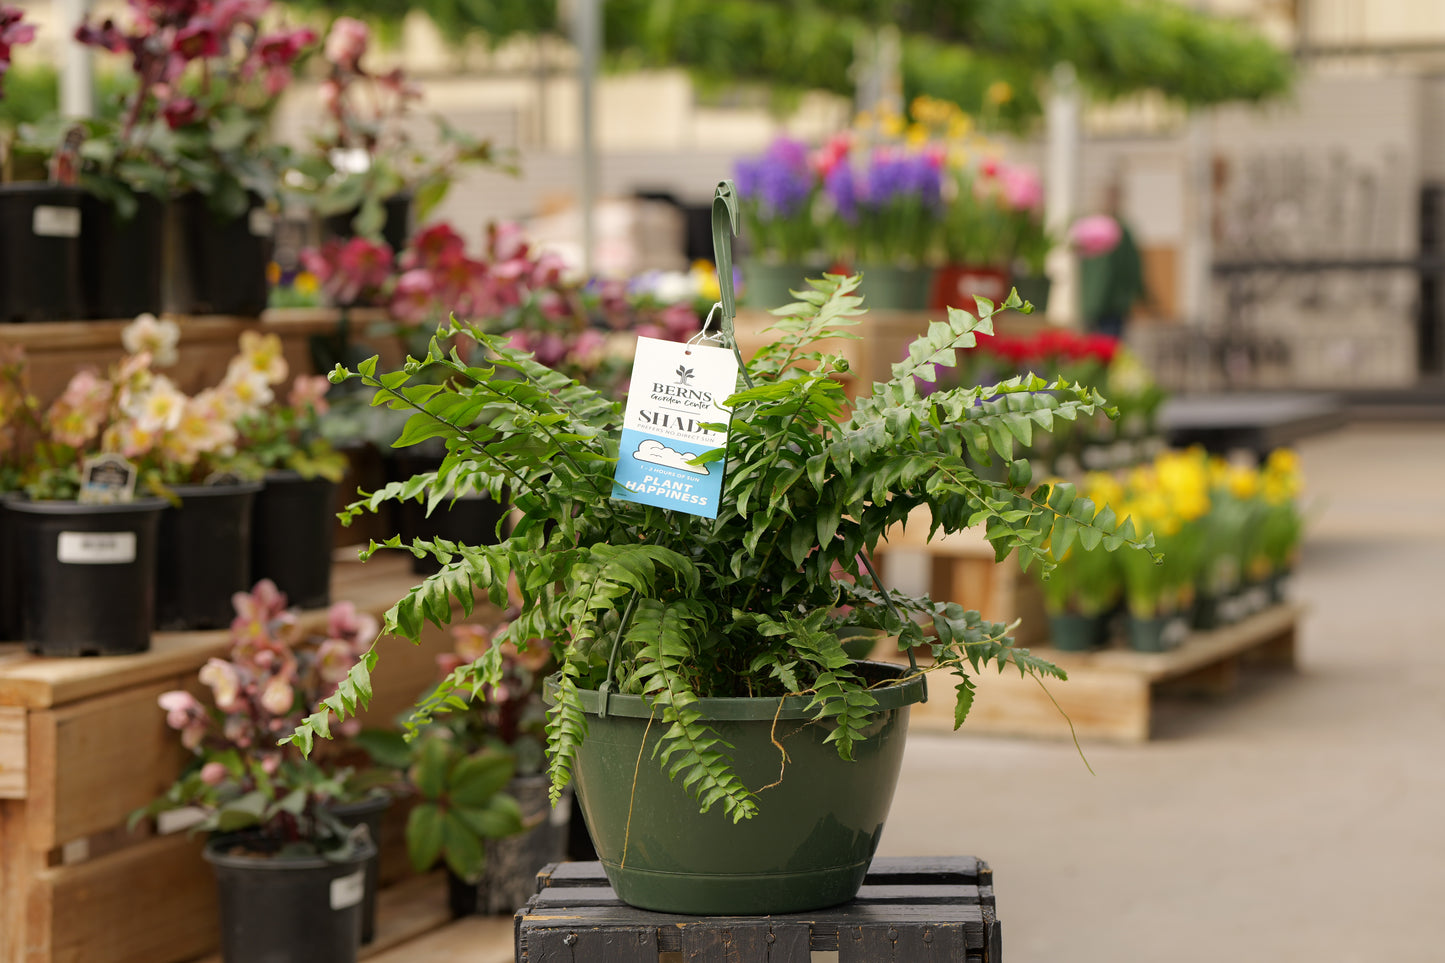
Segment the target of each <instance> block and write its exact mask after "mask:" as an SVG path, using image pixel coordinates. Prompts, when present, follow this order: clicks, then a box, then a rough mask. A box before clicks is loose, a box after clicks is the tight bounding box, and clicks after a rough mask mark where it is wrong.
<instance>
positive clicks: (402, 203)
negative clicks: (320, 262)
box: [321, 193, 411, 253]
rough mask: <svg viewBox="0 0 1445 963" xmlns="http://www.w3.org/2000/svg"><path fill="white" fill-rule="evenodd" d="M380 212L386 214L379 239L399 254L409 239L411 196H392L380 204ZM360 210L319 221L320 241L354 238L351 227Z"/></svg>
mask: <svg viewBox="0 0 1445 963" xmlns="http://www.w3.org/2000/svg"><path fill="white" fill-rule="evenodd" d="M381 206H382V210H384V211H385V212H386V220H385V221H383V222H382V225H381V239H382V240H383V241H385V242H386V244H387V246H388V247H390V248H391V249H392V250H393V251H395V252H397V253H400V252H401V249H402V248H404V247H406V242H407V241H408V240H409V239H410V238H411V195H410V194H406V193H402V194H393V195H392V196H391V197H388V198H387V199H386V200H384V201H382V202H381ZM360 210H361V209H360V208H359V207H357V208H352V209H351V210H349V211H343V212H342V213H340V214H332V215H330V216H329V217H323V218H322V219H321V239H322V240H323V241H324V240H328V239H330V238H339V239H341V240H346V239H348V238H352V237H355V236H356V230H355V229H354V228H353V227H352V221H354V220H355V219H356V215H357V214H358V213H359V212H360Z"/></svg>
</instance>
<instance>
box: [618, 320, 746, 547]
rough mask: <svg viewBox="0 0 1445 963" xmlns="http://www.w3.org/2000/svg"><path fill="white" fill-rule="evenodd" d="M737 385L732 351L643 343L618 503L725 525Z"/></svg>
mask: <svg viewBox="0 0 1445 963" xmlns="http://www.w3.org/2000/svg"><path fill="white" fill-rule="evenodd" d="M709 318H711V315H709ZM737 378H738V365H737V359H736V358H734V357H733V353H732V352H731V351H729V350H727V349H726V348H716V347H712V346H710V345H706V344H702V343H694V342H688V343H687V344H679V343H677V342H676V341H661V340H658V339H657V338H638V339H637V357H636V359H635V360H634V361H633V363H632V388H631V390H630V391H629V392H628V393H627V412H626V414H625V415H624V417H623V420H622V442H621V446H620V448H619V450H618V453H617V472H616V474H615V475H614V476H613V484H612V497H613V498H617V499H621V500H623V501H630V502H640V503H642V504H644V505H656V506H657V507H659V508H673V509H676V510H678V511H683V512H688V513H689V514H692V515H701V516H702V517H704V518H717V511H718V502H719V501H720V500H721V498H722V482H723V467H724V465H725V464H726V458H725V456H726V454H727V443H728V434H727V423H728V420H729V419H730V418H731V415H732V413H731V412H730V411H728V410H727V409H726V408H724V407H722V402H723V400H724V399H726V398H727V397H728V396H729V395H731V394H732V393H733V391H734V390H735V388H736V385H737ZM719 429H720V430H719Z"/></svg>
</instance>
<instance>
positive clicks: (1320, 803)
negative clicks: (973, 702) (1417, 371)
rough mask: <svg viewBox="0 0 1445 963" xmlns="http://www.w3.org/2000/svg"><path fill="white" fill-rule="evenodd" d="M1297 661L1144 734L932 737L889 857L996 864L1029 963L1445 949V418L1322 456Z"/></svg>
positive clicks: (1008, 917)
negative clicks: (1095, 740)
mask: <svg viewBox="0 0 1445 963" xmlns="http://www.w3.org/2000/svg"><path fill="white" fill-rule="evenodd" d="M1300 453H1301V457H1302V460H1303V466H1304V471H1305V473H1306V479H1307V486H1308V495H1307V498H1308V499H1310V500H1311V502H1312V504H1313V505H1314V506H1315V508H1316V510H1317V511H1318V516H1317V518H1316V519H1315V521H1314V523H1313V525H1312V527H1311V529H1310V531H1309V534H1308V536H1307V544H1306V548H1305V552H1304V558H1303V561H1302V565H1301V570H1300V572H1299V575H1298V577H1297V578H1296V581H1295V585H1294V587H1293V590H1294V595H1295V597H1296V598H1298V599H1300V600H1302V601H1303V602H1304V603H1305V604H1306V605H1307V606H1308V613H1307V615H1306V616H1305V619H1304V622H1303V626H1302V630H1301V635H1300V642H1299V658H1300V666H1301V667H1300V670H1299V671H1298V672H1297V673H1294V674H1262V675H1261V674H1257V673H1250V674H1249V675H1248V676H1247V678H1246V682H1245V684H1244V685H1243V686H1242V687H1241V688H1240V690H1239V691H1237V692H1236V693H1235V694H1233V695H1232V696H1229V697H1225V698H1221V699H1212V700H1179V701H1174V702H1168V703H1166V704H1165V706H1164V711H1163V712H1162V714H1161V716H1160V719H1159V727H1158V728H1159V734H1158V736H1157V738H1156V739H1155V740H1154V741H1153V742H1151V743H1149V744H1147V745H1143V746H1131V747H1124V746H1110V745H1107V744H1090V743H1085V745H1084V749H1085V752H1086V753H1087V755H1088V758H1089V761H1090V763H1091V764H1092V766H1093V768H1094V771H1095V773H1096V775H1090V774H1089V772H1088V770H1087V769H1086V768H1085V767H1084V765H1083V763H1082V762H1080V760H1079V758H1078V756H1077V755H1076V754H1075V752H1074V750H1073V748H1072V746H1070V745H1067V744H1065V743H1046V742H1031V741H1022V740H1003V739H987V738H981V737H967V736H966V735H959V736H954V737H949V736H933V735H915V736H913V737H911V739H910V744H909V749H908V754H907V757H906V759H905V762H904V772H903V777H902V781H901V783H900V786H899V791H898V794H897V796H896V797H895V800H894V804H893V810H892V814H891V818H890V821H889V824H888V827H887V829H886V830H885V832H884V836H883V841H882V845H881V847H880V854H881V855H889V856H905V855H923V854H931V853H940V852H949V853H972V854H975V855H978V856H980V857H982V858H984V859H986V860H988V861H989V862H990V863H991V864H992V866H993V868H994V872H995V882H996V893H997V897H998V909H999V918H1000V920H1001V921H1002V923H1003V935H1004V948H1005V954H1006V959H1007V960H1008V961H1009V963H1093V961H1106V960H1107V961H1110V963H1130V961H1148V963H1192V961H1200V963H1204V961H1210V963H1216V961H1220V960H1230V961H1267V963H1290V961H1296V960H1298V961H1309V963H1326V961H1328V963H1351V961H1384V960H1388V961H1391V963H1411V961H1422V963H1424V961H1430V963H1438V961H1442V960H1445V912H1442V904H1445V497H1442V496H1445V426H1441V425H1438V424H1426V425H1378V424H1368V425H1356V426H1351V427H1347V428H1344V429H1342V430H1340V431H1338V432H1336V433H1334V434H1331V435H1328V436H1324V437H1320V438H1318V439H1315V440H1312V441H1310V442H1308V443H1306V444H1304V445H1302V446H1301V449H1300Z"/></svg>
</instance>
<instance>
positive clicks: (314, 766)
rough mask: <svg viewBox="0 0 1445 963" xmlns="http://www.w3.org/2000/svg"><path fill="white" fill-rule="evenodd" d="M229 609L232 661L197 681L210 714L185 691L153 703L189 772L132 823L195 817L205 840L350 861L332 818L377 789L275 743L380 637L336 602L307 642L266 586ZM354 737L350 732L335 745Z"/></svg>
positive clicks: (361, 616) (216, 662) (217, 662)
mask: <svg viewBox="0 0 1445 963" xmlns="http://www.w3.org/2000/svg"><path fill="white" fill-rule="evenodd" d="M234 603H235V607H236V618H235V620H234V621H233V622H232V623H231V648H230V651H229V652H228V654H227V657H226V658H224V659H222V658H212V659H211V660H210V661H208V662H207V663H206V664H205V665H204V666H202V667H201V670H200V673H199V674H198V676H197V678H198V681H199V682H200V683H201V685H202V686H204V687H205V688H206V689H207V690H209V693H208V694H209V702H210V704H209V705H207V704H205V703H204V702H202V701H201V700H200V699H198V698H197V697H196V696H195V695H194V694H193V693H192V692H191V691H190V690H188V689H176V690H173V691H170V692H165V693H162V694H161V696H160V698H159V699H158V700H157V701H158V703H159V705H160V708H161V709H162V710H164V711H165V713H166V724H167V725H169V726H170V727H171V728H172V729H175V730H176V731H177V732H178V733H180V739H181V744H182V745H184V746H185V747H186V749H188V750H189V751H190V752H191V755H192V760H191V765H190V766H189V767H188V768H187V770H186V771H185V773H183V774H182V776H181V777H180V778H179V779H178V780H177V781H176V782H175V783H174V784H173V785H172V786H171V787H170V788H169V789H168V790H167V791H166V793H165V794H164V795H163V796H161V797H160V798H158V799H156V800H155V801H154V802H152V803H151V804H150V805H148V806H146V807H144V808H143V809H140V810H137V811H136V812H135V813H134V814H132V816H131V823H132V825H134V824H135V823H136V822H138V821H139V820H140V819H142V818H144V817H147V816H155V815H157V814H159V813H162V812H167V811H169V810H173V809H180V808H182V807H196V808H198V809H199V810H200V811H201V812H202V813H203V818H202V820H201V821H200V822H199V823H198V824H197V825H196V828H197V829H199V830H202V831H207V832H212V833H233V832H246V833H248V834H252V835H254V836H255V837H259V839H260V840H261V841H262V845H263V846H264V847H265V848H267V849H269V850H271V851H276V852H297V853H311V854H316V853H320V854H330V855H333V856H334V855H336V854H337V853H339V852H345V851H346V850H347V848H348V847H349V846H350V844H351V831H350V830H349V829H347V828H346V827H345V826H343V825H342V823H341V822H340V821H339V820H338V819H337V817H336V816H335V814H334V813H333V812H332V810H331V807H332V805H333V804H335V803H339V802H348V801H351V800H353V799H356V798H360V797H362V796H364V795H365V794H366V793H368V792H369V791H371V788H372V787H371V786H370V785H368V784H367V783H366V780H364V779H359V778H356V774H355V773H354V772H353V771H352V770H351V769H349V768H345V767H338V766H336V765H335V760H334V759H328V758H327V757H326V755H325V754H324V753H323V754H318V755H316V756H315V757H312V758H304V757H302V755H301V754H300V753H299V752H297V751H296V749H295V747H294V746H290V745H281V744H279V742H278V740H279V739H280V737H281V736H282V735H284V734H285V733H287V732H290V731H291V730H292V729H294V728H295V726H296V725H297V724H298V723H299V722H300V720H301V719H302V718H304V717H305V716H306V715H308V714H310V713H311V712H312V711H314V709H315V707H316V706H317V705H319V704H320V702H321V700H322V699H324V698H326V697H327V696H329V695H331V694H332V693H333V692H334V691H335V690H336V687H337V685H338V684H339V683H340V682H341V681H342V680H344V679H345V678H346V675H347V673H348V672H349V671H350V670H351V667H352V666H353V665H355V664H356V662H357V660H358V659H359V658H360V656H361V654H362V653H363V652H365V651H366V648H367V646H369V645H370V644H371V641H372V640H373V639H374V638H375V637H376V635H377V632H378V624H377V621H376V619H375V618H373V617H372V616H370V615H367V614H366V613H364V612H358V611H357V609H356V607H355V605H354V604H352V603H351V602H337V603H335V604H333V605H332V606H331V609H330V611H329V612H328V613H327V623H326V629H325V633H324V634H303V633H302V632H301V631H300V629H299V628H298V625H297V621H296V616H295V615H294V613H291V612H288V611H287V609H286V596H285V595H284V594H283V593H281V592H279V591H277V589H276V586H275V585H274V584H272V583H271V582H270V581H268V580H263V581H261V582H258V583H257V584H256V586H255V587H254V588H253V589H252V590H251V591H250V592H241V593H237V594H236V596H235V599H234ZM358 729H359V725H358V724H357V722H356V721H355V720H349V721H348V722H345V723H342V724H341V725H340V727H339V728H338V730H337V733H338V734H339V735H353V734H355V732H356V731H357V730H358ZM331 748H332V749H333V750H337V749H339V748H340V746H339V745H338V746H334V747H331Z"/></svg>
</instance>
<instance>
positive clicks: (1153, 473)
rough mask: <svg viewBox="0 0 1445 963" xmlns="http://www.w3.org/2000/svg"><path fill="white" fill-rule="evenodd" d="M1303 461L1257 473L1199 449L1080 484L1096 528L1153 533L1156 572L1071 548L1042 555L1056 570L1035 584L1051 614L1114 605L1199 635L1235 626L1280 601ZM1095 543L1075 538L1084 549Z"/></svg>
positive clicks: (1286, 452)
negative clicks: (1124, 525) (1126, 522)
mask: <svg viewBox="0 0 1445 963" xmlns="http://www.w3.org/2000/svg"><path fill="white" fill-rule="evenodd" d="M1302 487H1303V486H1302V479H1301V476H1300V473H1299V457H1298V455H1296V454H1295V452H1294V451H1293V450H1291V449H1287V448H1280V449H1276V450H1275V451H1273V452H1271V453H1270V455H1269V457H1268V458H1267V459H1266V461H1265V463H1264V464H1263V465H1259V466H1255V465H1250V464H1244V463H1241V462H1237V461H1229V460H1227V459H1224V458H1221V457H1219V456H1211V455H1209V454H1208V453H1206V452H1205V451H1204V450H1203V449H1202V448H1197V447H1196V448H1190V449H1187V450H1179V451H1165V452H1161V453H1159V454H1158V455H1157V456H1156V457H1154V458H1153V459H1152V460H1151V461H1149V462H1148V463H1145V464H1141V465H1137V466H1135V467H1133V468H1130V469H1127V470H1120V471H1116V472H1090V473H1088V474H1086V475H1085V476H1084V481H1083V484H1082V486H1081V491H1082V493H1083V494H1085V495H1087V496H1088V498H1089V499H1090V500H1091V501H1092V502H1093V503H1094V505H1095V506H1096V507H1097V508H1098V511H1097V514H1096V515H1095V519H1094V525H1095V527H1097V528H1102V529H1104V530H1109V529H1110V528H1111V527H1114V526H1117V525H1118V524H1120V523H1121V522H1122V520H1123V519H1125V518H1130V519H1132V520H1133V523H1134V525H1135V526H1136V527H1139V528H1143V529H1147V530H1149V531H1152V532H1153V533H1154V538H1155V545H1156V547H1157V548H1158V549H1159V551H1160V552H1161V554H1162V555H1163V560H1162V562H1161V563H1159V564H1154V562H1153V560H1148V562H1149V564H1144V565H1140V564H1136V563H1135V560H1134V559H1132V558H1130V557H1129V556H1128V555H1126V554H1118V555H1109V556H1100V555H1098V553H1092V552H1078V551H1074V550H1073V549H1074V546H1073V545H1072V544H1070V542H1071V540H1066V541H1065V542H1064V543H1062V544H1053V543H1052V542H1051V543H1050V544H1048V545H1047V546H1046V547H1047V548H1048V550H1049V552H1050V554H1051V558H1053V560H1054V561H1056V562H1057V563H1058V567H1057V568H1056V569H1055V571H1054V572H1053V574H1052V576H1051V577H1050V579H1049V580H1048V581H1046V582H1042V583H1041V588H1042V590H1043V595H1044V600H1045V605H1046V608H1047V610H1048V611H1049V612H1050V613H1051V614H1055V613H1065V612H1066V613H1071V614H1079V615H1088V616H1107V615H1108V614H1110V613H1111V612H1112V611H1113V610H1114V608H1115V606H1116V604H1122V606H1123V608H1124V610H1125V611H1126V612H1127V614H1128V615H1129V616H1130V617H1132V618H1136V619H1163V618H1175V619H1180V620H1188V621H1189V622H1190V624H1192V625H1193V627H1195V628H1206V629H1207V628H1214V627H1216V626H1217V625H1218V624H1221V623H1227V622H1230V621H1234V620H1236V619H1238V618H1240V617H1242V616H1243V615H1246V614H1248V613H1249V612H1251V611H1254V610H1257V609H1258V608H1261V607H1263V606H1264V605H1265V604H1267V603H1268V601H1270V600H1278V599H1279V598H1280V597H1281V588H1280V581H1281V579H1283V578H1284V577H1285V576H1286V575H1288V573H1289V572H1290V571H1291V569H1292V568H1293V566H1294V563H1295V559H1296V556H1297V554H1298V551H1299V544H1300V540H1301V538H1302V537H1303V534H1304V512H1303V510H1302V508H1301V505H1300V497H1301V492H1302ZM1095 537H1096V536H1095V535H1094V534H1092V533H1089V534H1088V535H1085V534H1084V533H1083V532H1082V531H1081V532H1080V533H1079V538H1080V543H1079V544H1080V545H1081V546H1082V547H1085V548H1087V547H1088V542H1090V541H1092V540H1093V539H1094V538H1095Z"/></svg>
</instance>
